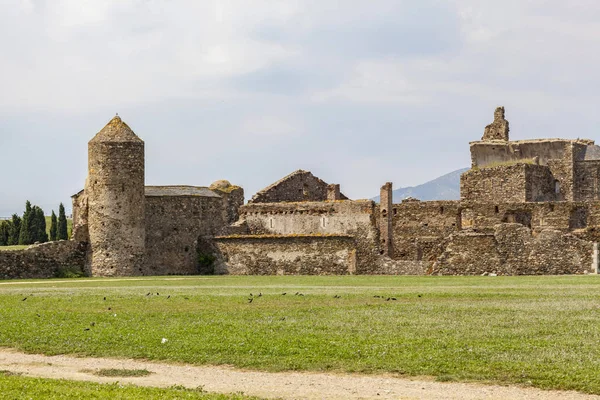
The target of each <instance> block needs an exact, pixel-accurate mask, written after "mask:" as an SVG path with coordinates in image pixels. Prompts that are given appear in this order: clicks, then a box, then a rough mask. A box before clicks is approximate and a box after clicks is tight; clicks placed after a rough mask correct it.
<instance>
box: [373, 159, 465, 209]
mask: <svg viewBox="0 0 600 400" xmlns="http://www.w3.org/2000/svg"><path fill="white" fill-rule="evenodd" d="M468 170H469V168H462V169H457V170H456V171H452V172H450V173H449V174H446V175H442V176H440V177H439V178H435V179H434V180H432V181H429V182H425V183H423V184H421V185H418V186H411V187H405V188H399V189H396V190H394V191H393V192H392V193H393V197H394V203H399V202H401V201H402V200H404V199H406V198H407V197H414V198H417V199H419V200H459V199H460V175H461V174H462V173H463V172H465V171H468ZM373 200H375V201H376V202H379V196H377V197H374V198H373Z"/></svg>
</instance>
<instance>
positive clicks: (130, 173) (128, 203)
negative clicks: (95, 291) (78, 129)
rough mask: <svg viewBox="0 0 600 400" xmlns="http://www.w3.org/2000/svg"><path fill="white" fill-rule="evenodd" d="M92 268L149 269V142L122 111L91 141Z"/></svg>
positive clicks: (104, 271) (114, 272) (107, 271)
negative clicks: (146, 207)
mask: <svg viewBox="0 0 600 400" xmlns="http://www.w3.org/2000/svg"><path fill="white" fill-rule="evenodd" d="M86 183H87V185H86V188H85V194H86V196H87V201H88V231H89V239H90V240H89V246H88V251H90V255H89V257H88V259H89V261H90V266H89V269H90V270H91V272H92V275H94V276H119V275H124V276H132V275H141V274H144V273H145V271H144V255H145V232H146V230H145V220H144V216H145V211H144V204H145V201H144V200H145V199H144V142H143V141H142V140H141V139H140V138H138V137H137V136H136V135H135V134H134V133H133V131H132V130H131V129H130V128H129V127H128V126H127V124H125V123H124V122H123V121H121V119H120V118H119V117H115V118H113V119H112V120H111V121H110V122H109V123H108V124H107V125H106V126H105V127H104V128H103V129H102V130H101V131H100V132H98V134H97V135H96V136H95V137H94V138H93V139H92V140H90V142H89V143H88V179H87V182H86Z"/></svg>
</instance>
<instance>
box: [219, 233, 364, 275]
mask: <svg viewBox="0 0 600 400" xmlns="http://www.w3.org/2000/svg"><path fill="white" fill-rule="evenodd" d="M215 243H216V246H217V248H218V249H219V252H220V254H219V256H218V260H217V262H216V265H215V273H216V274H232V275H347V274H353V273H355V272H356V247H355V242H354V239H353V238H352V237H350V236H344V235H321V236H319V235H291V236H283V235H247V236H228V237H227V236H226V237H218V238H216V239H215Z"/></svg>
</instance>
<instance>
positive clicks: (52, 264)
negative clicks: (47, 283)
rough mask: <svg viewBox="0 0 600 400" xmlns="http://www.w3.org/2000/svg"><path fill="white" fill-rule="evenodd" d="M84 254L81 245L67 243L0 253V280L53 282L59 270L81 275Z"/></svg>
mask: <svg viewBox="0 0 600 400" xmlns="http://www.w3.org/2000/svg"><path fill="white" fill-rule="evenodd" d="M85 253H86V247H85V244H84V243H78V242H74V241H70V240H61V241H58V242H48V243H43V244H37V245H33V246H30V247H28V248H27V249H25V250H13V251H0V279H38V278H54V277H57V276H60V274H61V271H62V270H71V271H80V272H83V271H84V265H85Z"/></svg>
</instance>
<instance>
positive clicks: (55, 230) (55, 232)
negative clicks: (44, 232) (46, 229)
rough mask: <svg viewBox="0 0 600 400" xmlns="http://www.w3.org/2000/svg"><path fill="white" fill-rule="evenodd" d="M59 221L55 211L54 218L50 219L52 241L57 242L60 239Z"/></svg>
mask: <svg viewBox="0 0 600 400" xmlns="http://www.w3.org/2000/svg"><path fill="white" fill-rule="evenodd" d="M57 224H58V221H57V219H56V214H55V213H54V210H52V216H51V217H50V240H51V241H55V240H56V239H57V238H58V226H57Z"/></svg>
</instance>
